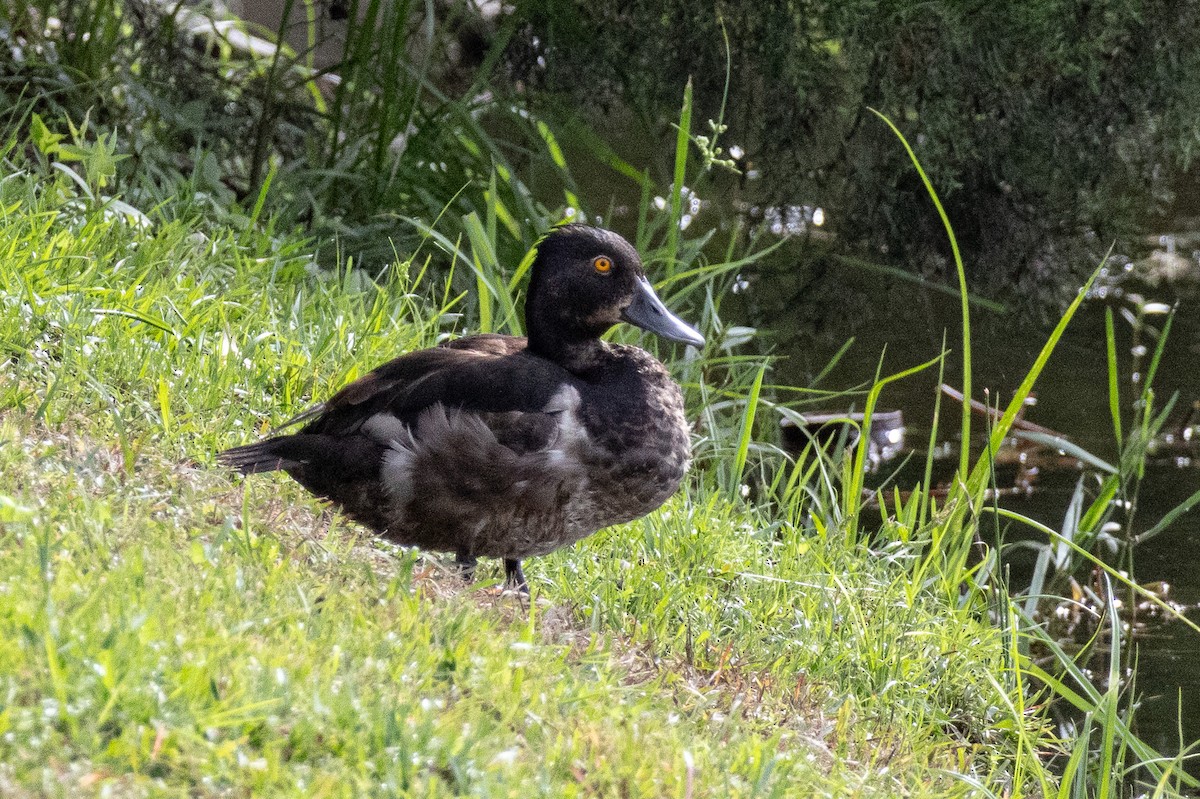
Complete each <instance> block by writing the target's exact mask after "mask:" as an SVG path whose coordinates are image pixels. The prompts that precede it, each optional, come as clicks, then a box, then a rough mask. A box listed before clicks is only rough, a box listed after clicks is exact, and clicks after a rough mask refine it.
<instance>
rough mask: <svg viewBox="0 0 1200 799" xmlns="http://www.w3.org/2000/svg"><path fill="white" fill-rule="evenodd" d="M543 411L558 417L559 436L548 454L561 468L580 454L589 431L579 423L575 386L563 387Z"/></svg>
mask: <svg viewBox="0 0 1200 799" xmlns="http://www.w3.org/2000/svg"><path fill="white" fill-rule="evenodd" d="M543 411H544V412H545V413H554V414H557V415H558V435H557V436H556V437H555V440H554V445H553V447H552V448H551V449H550V450H549V451H547V453H546V454H547V455H548V456H549V458H550V462H551V463H553V464H554V465H555V466H559V465H562V464H563V462H564V461H566V460H567V458H568V457H570V456H571V455H573V454H577V453H579V451H580V450H581V449H582V448H583V446H584V445H585V444H586V441H587V431H586V430H584V429H583V424H582V423H581V422H580V421H579V413H578V411H579V392H578V391H576V390H575V388H574V387H573V386H570V385H566V386H563V387H562V388H560V389H559V390H558V392H557V393H556V394H555V395H554V396H553V397H551V398H550V401H549V402H547V403H546V407H545V408H544V409H543Z"/></svg>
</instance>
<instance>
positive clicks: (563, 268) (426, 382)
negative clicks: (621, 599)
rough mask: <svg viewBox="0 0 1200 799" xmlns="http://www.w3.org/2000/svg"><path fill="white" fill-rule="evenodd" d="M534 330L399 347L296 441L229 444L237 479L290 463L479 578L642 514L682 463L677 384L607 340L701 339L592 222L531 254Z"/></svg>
mask: <svg viewBox="0 0 1200 799" xmlns="http://www.w3.org/2000/svg"><path fill="white" fill-rule="evenodd" d="M525 316H526V327H527V330H528V331H529V338H520V337H514V336H501V335H493V334H488V335H478V336H469V337H466V338H462V339H458V340H456V341H452V342H448V343H447V344H444V345H443V346H441V347H437V348H434V349H427V350H420V351H418V352H412V353H409V354H407V355H402V356H400V357H399V358H396V359H395V360H393V361H390V362H388V363H386V364H384V365H382V366H380V367H379V368H377V369H376V370H375V371H373V372H371V373H370V374H367V375H365V376H363V377H362V378H360V379H359V380H357V381H355V382H353V383H351V384H350V385H348V386H346V387H345V388H343V389H342V390H341V391H339V392H338V393H337V394H335V395H334V396H333V397H332V398H331V399H330V400H329V401H327V402H325V403H323V404H322V405H319V406H316V407H315V408H313V409H311V410H309V411H306V412H305V413H304V414H301V416H300V417H298V419H299V420H301V421H306V422H307V424H305V426H304V427H303V428H302V429H301V430H300V431H299V432H298V433H295V434H292V435H284V436H278V437H276V438H272V439H269V440H267V441H263V442H261V443H258V444H251V445H248V446H244V447H236V448H234V449H229V450H226V451H224V452H222V453H220V454H219V455H218V456H217V457H218V460H219V461H220V462H221V463H222V464H224V465H226V466H229V467H232V468H235V469H237V470H239V471H241V472H242V473H243V474H253V473H256V472H265V471H274V470H276V469H283V470H285V471H287V472H288V474H290V475H291V476H292V477H294V478H295V479H296V480H297V481H298V482H299V483H300V484H301V485H303V486H304V487H305V488H307V489H308V490H310V491H312V492H313V493H314V494H317V495H319V496H321V497H325V498H327V499H329V500H331V501H333V502H334V503H335V504H337V505H338V506H340V507H341V508H342V509H343V510H344V511H345V512H346V514H347V515H349V516H350V517H351V518H353V519H355V520H357V521H359V522H361V523H363V524H365V525H367V526H368V527H370V528H372V529H373V530H375V531H376V532H377V533H379V534H381V535H383V536H385V537H387V538H389V539H391V540H393V541H396V542H398V543H400V544H404V545H411V546H418V547H421V548H423V549H430V550H441V551H450V552H454V553H456V555H457V556H458V560H459V561H460V562H461V563H462V564H463V565H464V567H465V568H466V569H468V570H470V569H472V568H473V566H474V563H475V559H476V558H477V557H478V556H480V555H484V556H490V557H498V558H503V559H504V562H505V569H506V573H507V575H508V579H509V581H510V582H511V583H513V584H515V585H518V586H521V587H524V584H525V579H524V575H523V574H522V572H521V567H520V561H521V560H522V559H523V558H527V557H531V556H534V555H544V554H546V553H548V552H552V551H554V550H555V549H558V548H560V547H563V546H566V545H568V544H572V543H574V542H575V541H578V540H579V539H581V538H583V537H585V536H588V535H590V534H592V533H594V532H595V531H596V530H599V529H601V528H602V527H607V526H609V525H612V524H618V523H620V522H625V521H629V520H631V519H636V518H638V517H640V516H643V515H645V514H647V513H649V512H650V511H652V510H654V509H655V508H657V507H658V506H659V505H661V504H662V503H663V502H664V501H666V499H667V498H668V497H669V496H670V495H671V494H673V493H674V492H675V490H676V489H677V488H678V487H679V483H680V481H681V480H682V479H683V475H684V473H685V471H686V469H687V465H688V461H689V452H688V441H689V436H688V427H687V423H686V420H685V418H684V414H683V400H682V397H681V395H680V392H679V387H678V386H677V385H676V384H675V383H674V382H673V381H672V380H671V377H670V375H669V374H668V373H667V371H666V369H665V368H664V367H663V366H662V364H660V363H659V362H658V361H657V360H656V359H655V358H654V357H652V356H651V355H650V354H649V353H647V352H645V351H644V350H641V349H639V348H637V347H629V346H623V345H617V344H608V343H605V342H603V341H601V340H600V336H601V335H603V333H604V332H605V331H606V330H607V329H608V328H610V327H612V326H613V325H614V324H616V323H617V322H619V321H621V320H624V321H628V322H631V323H633V324H636V325H638V326H640V327H643V328H645V329H647V330H650V331H652V332H655V333H657V334H658V335H660V336H664V337H666V338H669V339H672V340H676V341H682V342H686V343H689V344H693V345H700V344H702V343H703V339H702V338H701V337H700V335H699V334H698V333H696V331H695V330H693V329H692V328H690V327H688V326H687V325H686V324H684V323H683V322H681V321H680V320H679V319H677V318H676V317H675V316H673V315H672V314H671V313H670V312H669V311H667V310H666V308H665V307H664V306H663V305H662V303H661V301H659V300H658V298H657V296H655V294H654V291H653V289H651V288H650V284H649V282H648V281H647V280H646V278H645V275H644V273H643V271H642V265H641V260H640V258H639V257H638V254H637V251H636V250H634V248H633V247H632V246H630V244H629V243H628V242H627V241H625V239H623V238H621V237H620V236H618V235H617V234H615V233H611V232H609V231H605V230H600V229H597V228H592V227H587V226H583V225H568V226H565V227H561V228H557V229H555V230H554V231H552V232H551V233H550V234H549V235H548V236H546V238H545V239H543V240H542V242H541V243H540V244H539V246H538V253H537V258H536V259H535V261H534V265H533V268H532V270H531V276H530V285H529V291H528V296H527V299H526V312H525Z"/></svg>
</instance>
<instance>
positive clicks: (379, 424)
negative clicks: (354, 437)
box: [362, 411, 412, 444]
mask: <svg viewBox="0 0 1200 799" xmlns="http://www.w3.org/2000/svg"><path fill="white" fill-rule="evenodd" d="M362 431H363V432H364V433H366V434H367V435H368V436H370V437H371V438H373V439H375V440H376V441H378V442H379V443H380V444H400V443H408V442H411V441H412V436H411V435H410V434H409V432H408V428H407V427H405V426H404V422H402V421H400V420H399V419H397V418H396V417H395V416H393V415H392V414H390V413H387V412H386V411H384V412H382V413H377V414H375V415H374V416H372V417H371V418H370V419H367V421H365V422H363V425H362Z"/></svg>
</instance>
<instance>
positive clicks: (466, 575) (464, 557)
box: [454, 551, 478, 583]
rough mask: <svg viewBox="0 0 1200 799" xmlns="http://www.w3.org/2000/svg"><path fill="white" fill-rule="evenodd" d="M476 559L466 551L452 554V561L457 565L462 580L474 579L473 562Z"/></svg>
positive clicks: (474, 562)
mask: <svg viewBox="0 0 1200 799" xmlns="http://www.w3.org/2000/svg"><path fill="white" fill-rule="evenodd" d="M477 562H478V561H477V560H476V559H475V556H473V555H469V554H467V553H466V552H462V551H460V552H457V553H455V555H454V563H455V565H457V566H458V573H459V574H460V575H461V576H462V578H463V581H464V582H468V583H469V582H471V581H472V580H474V579H475V564H476V563H477Z"/></svg>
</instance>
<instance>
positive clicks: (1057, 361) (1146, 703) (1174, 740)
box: [768, 234, 1200, 752]
mask: <svg viewBox="0 0 1200 799" xmlns="http://www.w3.org/2000/svg"><path fill="white" fill-rule="evenodd" d="M1189 235H1194V234H1184V235H1181V236H1180V237H1178V239H1171V238H1169V239H1167V240H1166V241H1165V243H1164V245H1163V247H1162V248H1160V249H1159V255H1158V256H1155V257H1156V258H1158V259H1159V260H1160V261H1161V260H1163V258H1162V256H1163V254H1164V253H1166V252H1167V249H1168V248H1171V249H1174V250H1175V251H1176V254H1179V248H1178V247H1175V241H1184V242H1186V241H1188V240H1189V238H1188V237H1189ZM1146 250H1147V251H1149V250H1150V248H1149V247H1147V248H1146ZM1131 254H1132V253H1131ZM1147 254H1148V252H1142V253H1140V255H1141V256H1143V257H1144V256H1145V255H1147ZM1151 263H1153V262H1151ZM1175 263H1176V265H1177V266H1185V267H1188V265H1189V264H1190V267H1189V270H1188V271H1189V272H1190V275H1189V278H1188V279H1189V280H1190V281H1192V282H1186V281H1176V282H1173V283H1172V284H1171V285H1162V284H1160V285H1159V286H1158V287H1156V288H1150V287H1148V286H1146V285H1144V284H1140V283H1138V282H1136V281H1133V280H1129V281H1125V282H1121V283H1120V284H1119V286H1118V287H1117V289H1116V290H1115V291H1114V290H1112V289H1110V290H1109V291H1107V292H1106V296H1105V297H1103V298H1099V297H1097V298H1094V299H1090V300H1088V301H1087V302H1086V303H1085V305H1084V306H1083V307H1082V308H1081V310H1080V312H1079V314H1078V315H1077V316H1076V318H1075V319H1074V320H1073V321H1072V323H1071V326H1070V327H1069V328H1068V331H1067V333H1066V335H1065V337H1064V339H1063V340H1062V341H1061V342H1060V343H1059V345H1058V348H1057V350H1056V352H1055V354H1054V355H1053V357H1052V359H1051V361H1050V362H1049V364H1048V366H1047V367H1046V369H1045V371H1044V372H1043V375H1042V377H1041V379H1040V380H1039V382H1038V384H1037V386H1036V388H1035V392H1036V394H1037V404H1036V405H1035V406H1033V407H1031V408H1030V409H1029V411H1028V413H1027V414H1026V418H1027V419H1028V420H1029V421H1031V422H1035V423H1037V424H1040V425H1044V426H1046V427H1049V428H1052V429H1054V430H1056V431H1058V432H1060V433H1063V434H1065V435H1066V436H1067V437H1068V438H1069V439H1070V440H1071V441H1073V442H1075V443H1077V444H1079V445H1080V446H1082V447H1083V448H1084V449H1086V450H1088V451H1090V452H1092V453H1093V454H1095V455H1097V456H1099V457H1101V458H1103V459H1105V460H1107V461H1109V462H1115V461H1116V459H1117V447H1116V444H1115V440H1114V435H1113V430H1112V423H1111V421H1110V418H1111V417H1110V414H1109V408H1108V393H1107V366H1106V352H1105V332H1104V308H1105V306H1106V305H1110V306H1112V307H1113V308H1114V310H1116V311H1118V314H1117V331H1116V332H1117V341H1118V352H1119V353H1120V361H1121V371H1122V375H1123V376H1124V378H1125V380H1124V382H1123V384H1122V387H1121V388H1122V399H1123V400H1124V401H1125V402H1126V403H1128V401H1129V400H1131V399H1132V397H1133V395H1134V391H1133V388H1132V387H1131V385H1130V383H1129V382H1128V376H1129V374H1130V371H1131V369H1132V368H1133V364H1134V358H1133V357H1132V355H1131V350H1132V349H1133V347H1134V346H1135V344H1136V343H1137V342H1135V340H1134V338H1133V336H1132V328H1131V325H1130V324H1129V323H1128V321H1125V320H1124V319H1123V318H1122V316H1121V314H1120V313H1119V311H1120V309H1133V308H1135V307H1136V306H1137V305H1138V303H1137V302H1135V301H1134V300H1133V299H1132V298H1131V296H1130V293H1132V292H1136V293H1137V294H1139V295H1141V297H1142V298H1143V299H1144V301H1146V302H1149V301H1160V302H1165V303H1168V304H1170V303H1174V302H1178V303H1179V306H1178V313H1177V315H1176V318H1175V321H1174V325H1173V328H1172V330H1171V334H1170V337H1169V340H1168V343H1167V348H1166V350H1165V352H1164V357H1163V360H1162V363H1161V366H1160V367H1159V372H1158V374H1157V377H1156V378H1155V381H1154V383H1155V385H1156V386H1157V392H1156V393H1157V397H1158V402H1159V403H1160V404H1161V403H1162V402H1165V401H1166V399H1167V398H1168V397H1170V396H1171V395H1172V394H1175V393H1177V394H1178V400H1177V403H1176V408H1177V412H1176V418H1177V419H1179V420H1180V421H1182V417H1183V416H1184V415H1185V413H1186V410H1187V408H1189V407H1190V406H1191V404H1192V402H1193V401H1195V400H1200V372H1198V370H1197V369H1196V368H1195V363H1196V360H1197V353H1200V284H1198V283H1197V282H1195V281H1197V280H1198V279H1200V260H1197V258H1196V255H1195V254H1193V253H1192V252H1191V251H1190V250H1189V252H1188V253H1187V254H1186V255H1183V256H1182V260H1179V261H1176V262H1175ZM1142 264H1143V265H1145V264H1146V262H1142ZM846 268H848V269H852V267H846ZM1112 271H1113V272H1114V273H1115V274H1124V273H1125V270H1123V269H1122V268H1121V267H1120V266H1119V265H1115V266H1114V267H1113V270H1112ZM1130 271H1131V272H1134V273H1137V272H1140V268H1139V269H1132V268H1131V269H1130ZM848 277H850V276H849V275H848ZM866 283H867V285H865V286H864V285H861V284H860V283H859V281H857V280H856V281H855V285H856V287H857V288H858V290H860V291H868V292H871V291H874V292H876V293H877V295H878V296H872V297H869V299H868V305H869V306H870V308H871V321H870V323H869V324H866V325H859V326H853V325H851V327H852V328H853V334H854V336H855V338H856V343H855V345H854V347H853V349H852V350H851V351H850V353H848V354H847V356H846V357H845V358H844V359H843V360H842V361H841V362H840V363H839V364H838V366H836V367H835V369H834V370H833V372H832V373H831V374H830V375H829V377H828V378H827V379H826V380H825V381H824V382H823V384H822V387H824V388H851V387H853V386H855V385H861V384H862V383H863V382H864V381H869V380H870V379H871V377H872V376H873V374H874V372H875V369H876V366H877V364H878V362H879V358H880V354H881V353H883V352H884V351H885V348H886V355H885V356H884V361H883V363H884V373H885V374H888V373H894V372H898V371H901V370H902V369H905V368H907V367H910V366H914V365H917V364H919V363H922V362H924V361H927V360H929V359H930V358H933V357H935V356H936V355H937V354H938V353H939V351H940V349H941V342H942V335H943V331H948V346H949V347H950V348H951V349H952V350H954V351H955V354H952V355H951V357H950V361H949V363H950V365H951V368H950V369H949V370H948V371H947V374H946V376H945V379H946V381H947V382H948V383H950V384H951V385H961V382H960V381H961V375H960V367H958V366H957V364H958V363H960V360H961V359H960V357H959V355H958V354H957V351H959V350H960V349H961V347H960V345H959V343H958V340H957V338H958V335H959V334H958V332H957V331H958V330H959V328H960V321H959V314H960V311H959V306H958V302H957V299H956V298H953V297H949V296H947V295H945V294H942V293H938V292H935V291H931V290H928V289H921V288H919V287H916V286H913V285H911V284H903V283H897V282H891V283H887V284H885V285H881V284H880V281H878V280H873V281H866ZM872 286H873V288H872ZM768 290H770V289H768ZM1164 320H1165V316H1162V315H1156V316H1149V317H1146V321H1147V322H1148V323H1150V324H1152V325H1154V326H1156V327H1161V325H1162V323H1163V321H1164ZM802 324H803V322H802V321H801V320H798V319H792V318H789V316H788V314H787V313H786V312H785V313H784V314H782V315H781V316H780V317H779V318H777V319H773V320H771V321H770V322H769V325H770V326H771V327H772V328H773V329H774V330H775V331H776V332H777V333H779V332H782V331H787V330H789V329H793V328H795V327H798V326H800V325H802ZM972 324H973V331H972V332H973V335H972V341H973V344H972V346H973V350H974V352H973V383H974V391H973V394H974V395H975V397H976V398H977V399H981V398H983V396H984V394H983V392H984V389H989V390H990V391H991V396H992V397H993V398H995V397H996V396H999V397H1001V398H1007V397H1010V396H1011V395H1012V392H1013V390H1014V389H1015V388H1016V387H1017V386H1018V385H1019V384H1020V382H1021V380H1022V379H1023V378H1024V376H1025V374H1026V372H1027V371H1028V369H1029V367H1030V366H1031V365H1032V363H1033V361H1034V359H1035V357H1036V355H1037V353H1038V352H1039V351H1040V349H1041V347H1042V345H1043V344H1044V343H1045V341H1046V339H1047V336H1048V334H1049V331H1050V329H1051V327H1050V326H1042V325H1039V324H1037V323H1032V322H1022V321H1019V319H1018V318H1017V316H1016V315H1015V314H1008V315H999V314H996V313H994V312H991V311H987V310H974V311H973V313H972ZM797 340H799V339H797ZM1140 342H1141V343H1143V344H1148V345H1149V347H1150V348H1151V350H1152V349H1153V346H1154V338H1153V336H1152V335H1147V334H1145V333H1143V335H1142V337H1141V339H1140ZM778 353H779V354H780V355H782V356H784V360H782V361H781V363H780V364H779V373H778V374H777V378H778V379H779V380H780V381H781V382H783V383H789V384H793V385H800V386H803V385H807V384H808V382H807V381H808V380H810V379H811V376H812V375H813V374H816V373H817V372H819V371H820V369H821V368H822V367H823V365H824V364H825V362H826V361H827V360H828V359H829V358H830V356H831V355H832V354H833V350H832V349H830V350H827V351H826V350H823V349H818V350H813V349H812V348H811V347H800V346H799V345H798V344H796V343H794V342H789V341H788V340H787V338H786V337H785V338H784V339H783V340H782V341H781V342H780V344H779V347H778ZM1146 360H1148V359H1146ZM937 381H938V375H937V372H936V371H933V370H930V371H928V372H926V373H921V374H918V375H916V376H913V377H910V378H907V379H906V380H904V381H901V382H899V383H894V384H892V385H891V386H889V387H888V388H887V389H885V390H884V394H883V396H882V401H881V407H883V408H896V409H900V410H902V411H903V413H904V416H905V422H906V424H907V427H908V433H909V437H908V442H909V444H910V445H913V444H916V445H917V446H918V447H920V446H923V443H922V442H927V441H928V439H929V430H930V426H931V423H932V413H933V406H934V403H933V398H934V393H935V390H936V385H937ZM993 401H994V400H993ZM942 408H943V418H942V422H941V429H940V433H939V435H940V436H941V437H942V438H943V439H944V438H946V437H952V436H954V435H955V434H956V433H957V430H958V419H959V416H958V413H957V411H956V409H955V404H954V403H953V402H952V401H943V404H942ZM832 409H833V408H831V410H832ZM841 410H846V408H845V407H844V406H843V407H842V408H841ZM1128 420H1129V414H1128V410H1127V413H1126V429H1128ZM1196 423H1200V420H1193V422H1192V424H1196ZM973 424H974V429H976V430H979V429H980V428H981V427H982V426H983V424H984V422H983V420H982V419H977V420H976V421H975V422H974V423H973ZM1197 432H1200V431H1197ZM1197 439H1198V445H1200V436H1197ZM954 451H955V452H957V449H955V450H954ZM1195 453H1196V454H1197V455H1200V446H1198V447H1197V449H1196V450H1195ZM917 456H918V457H919V458H921V459H922V460H923V453H921V452H918V453H917ZM1080 474H1081V471H1079V470H1078V469H1061V470H1049V471H1046V470H1043V472H1042V473H1041V474H1040V476H1039V477H1038V480H1037V482H1036V487H1035V490H1034V491H1033V493H1032V494H1030V495H1028V496H1025V497H1020V498H1017V497H1010V498H1007V499H1005V500H1004V501H1003V503H1002V504H1004V505H1006V506H1007V507H1010V508H1012V509H1013V510H1016V511H1018V512H1020V513H1022V514H1024V515H1027V516H1029V517H1031V518H1034V519H1036V520H1038V521H1040V522H1042V523H1044V524H1046V525H1048V526H1049V527H1051V528H1053V529H1060V528H1061V526H1062V522H1063V517H1064V513H1065V512H1066V509H1067V507H1068V504H1069V502H1070V499H1071V495H1072V493H1073V492H1074V490H1075V486H1076V483H1077V481H1078V480H1079V477H1080ZM915 479H919V476H918V475H915V474H914V476H913V477H912V478H908V484H911V482H913V480H915ZM901 487H902V488H904V487H905V483H904V478H902V480H901ZM1197 490H1200V458H1187V457H1182V458H1181V457H1163V458H1161V459H1157V460H1154V461H1152V462H1151V463H1150V464H1149V466H1148V469H1147V471H1146V475H1145V479H1144V481H1143V483H1142V487H1141V491H1140V494H1139V505H1138V508H1137V510H1136V513H1135V525H1134V527H1135V530H1138V531H1140V530H1145V529H1147V528H1149V527H1150V526H1152V525H1153V524H1154V523H1155V522H1156V521H1158V520H1159V519H1161V518H1162V517H1163V515H1164V514H1166V513H1167V512H1168V511H1170V510H1171V509H1173V508H1175V507H1176V506H1178V505H1179V504H1180V503H1181V502H1183V501H1184V500H1185V499H1187V498H1188V497H1189V496H1190V495H1191V494H1193V493H1194V492H1196V491H1197ZM1198 556H1200V509H1197V510H1195V511H1193V512H1191V513H1189V514H1186V515H1184V516H1183V517H1181V518H1180V519H1179V520H1178V521H1176V523H1175V524H1174V525H1173V526H1172V527H1171V528H1169V529H1168V530H1167V531H1166V532H1164V533H1163V534H1162V535H1160V536H1159V537H1157V538H1155V539H1153V540H1151V541H1148V542H1146V543H1145V544H1143V545H1141V546H1140V547H1138V548H1137V549H1136V550H1135V553H1134V569H1135V576H1136V577H1137V579H1138V580H1139V581H1140V582H1142V583H1147V582H1150V581H1164V582H1166V583H1169V584H1170V585H1171V593H1170V596H1171V598H1172V599H1173V600H1174V601H1176V602H1178V603H1180V604H1181V605H1185V606H1189V607H1191V608H1196V607H1197V606H1200V569H1198V568H1197V562H1198V560H1200V557H1198ZM1013 568H1014V575H1015V577H1016V579H1015V582H1017V583H1018V587H1020V585H1019V584H1020V580H1021V577H1020V574H1021V571H1022V564H1020V563H1019V562H1018V563H1014V564H1013ZM1026 568H1027V566H1026ZM1189 615H1190V616H1191V618H1193V620H1195V621H1200V613H1198V612H1194V611H1193V612H1191V613H1190V614H1189ZM1137 654H1138V680H1139V683H1138V686H1137V690H1138V693H1139V695H1140V696H1141V697H1142V708H1141V710H1140V712H1139V716H1138V719H1139V727H1140V731H1141V733H1142V735H1143V736H1144V737H1145V738H1146V739H1147V740H1148V741H1149V742H1150V743H1152V744H1154V745H1156V746H1157V747H1159V748H1160V750H1161V751H1165V752H1175V751H1177V750H1178V749H1179V748H1180V746H1179V732H1178V729H1179V727H1180V726H1181V727H1182V731H1183V739H1184V740H1185V741H1188V742H1190V741H1195V740H1200V635H1198V634H1196V633H1194V632H1192V631H1191V630H1189V629H1187V628H1186V627H1185V626H1184V625H1182V624H1178V623H1169V624H1165V625H1158V626H1155V627H1152V628H1151V629H1150V630H1149V631H1148V632H1147V633H1146V634H1145V635H1143V636H1141V637H1140V639H1139V640H1138V642H1137Z"/></svg>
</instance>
